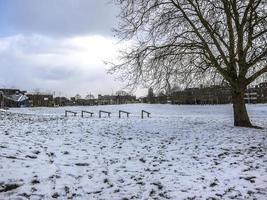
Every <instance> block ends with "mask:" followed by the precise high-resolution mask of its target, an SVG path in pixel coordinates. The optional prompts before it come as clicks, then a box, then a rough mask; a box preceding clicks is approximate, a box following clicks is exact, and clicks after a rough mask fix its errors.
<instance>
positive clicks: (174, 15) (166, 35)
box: [110, 0, 267, 127]
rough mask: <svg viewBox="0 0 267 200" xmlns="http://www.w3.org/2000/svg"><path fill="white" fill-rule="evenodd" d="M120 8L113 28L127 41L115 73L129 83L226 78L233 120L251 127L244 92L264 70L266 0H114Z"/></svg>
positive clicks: (266, 62)
mask: <svg viewBox="0 0 267 200" xmlns="http://www.w3.org/2000/svg"><path fill="white" fill-rule="evenodd" d="M113 1H114V2H115V3H116V4H117V5H118V6H120V8H121V11H120V14H119V18H120V23H119V26H118V28H117V29H116V30H115V32H116V34H117V36H119V38H121V39H122V40H130V41H131V46H130V48H128V49H125V50H123V51H122V52H121V54H120V55H121V56H120V59H121V63H117V64H114V65H113V67H112V68H111V70H110V72H111V73H119V74H120V76H121V77H123V79H124V80H128V85H136V84H143V85H146V86H154V87H159V88H162V87H170V84H175V83H177V82H180V83H190V82H192V81H193V82H200V81H201V82H202V83H203V82H210V81H222V80H223V81H227V82H228V83H229V85H230V87H231V89H232V98H233V109H234V124H235V125H236V126H245V127H252V124H251V122H250V119H249V116H248V113H247V110H246V105H245V101H244V93H245V89H246V87H247V85H249V84H250V83H252V82H253V81H254V80H255V79H257V78H258V77H260V76H261V75H263V74H264V73H266V72H267V1H266V0H113Z"/></svg>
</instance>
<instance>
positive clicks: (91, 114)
mask: <svg viewBox="0 0 267 200" xmlns="http://www.w3.org/2000/svg"><path fill="white" fill-rule="evenodd" d="M84 113H88V114H90V116H91V117H92V116H93V114H94V113H93V112H89V111H86V110H82V114H81V116H82V117H83V116H84Z"/></svg>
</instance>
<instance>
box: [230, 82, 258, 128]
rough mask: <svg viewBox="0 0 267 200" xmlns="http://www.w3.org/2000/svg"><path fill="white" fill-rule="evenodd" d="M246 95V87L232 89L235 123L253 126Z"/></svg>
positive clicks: (236, 124)
mask: <svg viewBox="0 0 267 200" xmlns="http://www.w3.org/2000/svg"><path fill="white" fill-rule="evenodd" d="M244 95H245V88H244V87H238V88H235V89H232V100H233V111H234V125H235V126H242V127H253V126H252V124H251V122H250V119H249V116H248V113H247V109H246V104H245V99H244Z"/></svg>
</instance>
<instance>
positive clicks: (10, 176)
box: [0, 104, 267, 200]
mask: <svg viewBox="0 0 267 200" xmlns="http://www.w3.org/2000/svg"><path fill="white" fill-rule="evenodd" d="M65 109H67V110H73V111H79V112H80V111H81V110H88V111H93V112H95V113H96V114H97V111H98V110H100V109H102V110H107V111H111V112H112V115H111V118H107V117H105V118H101V119H99V118H98V117H97V115H95V116H94V117H93V118H90V117H89V116H88V117H86V118H81V117H80V113H79V116H76V117H73V116H70V117H67V118H65V117H64V110H65ZM142 109H145V110H147V111H149V112H151V113H152V116H151V118H149V119H148V118H146V119H143V120H141V119H140V111H141V110H142ZM118 110H127V111H130V112H131V113H132V114H131V115H130V118H128V119H127V118H126V117H123V118H122V119H118V113H117V111H118ZM248 110H249V114H250V116H251V119H252V121H253V122H254V124H255V125H259V126H262V127H265V128H264V129H262V130H256V129H247V128H236V127H233V122H232V120H233V119H232V108H231V105H222V106H177V105H143V104H139V105H138V104H137V105H121V106H95V107H69V108H23V109H11V110H9V111H8V112H0V199H1V200H2V199H51V198H58V199H107V200H117V199H118V200H119V199H121V200H122V199H124V200H126V199H175V200H176V199H177V200H180V199H260V200H263V199H267V156H266V153H267V140H266V139H267V129H266V128H267V105H249V106H248Z"/></svg>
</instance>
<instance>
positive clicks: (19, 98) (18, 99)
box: [4, 94, 28, 102]
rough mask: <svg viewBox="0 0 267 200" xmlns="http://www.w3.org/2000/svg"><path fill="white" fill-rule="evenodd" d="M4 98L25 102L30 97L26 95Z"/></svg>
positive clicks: (6, 96)
mask: <svg viewBox="0 0 267 200" xmlns="http://www.w3.org/2000/svg"><path fill="white" fill-rule="evenodd" d="M4 97H5V98H6V99H9V100H11V101H15V102H23V101H26V100H27V99H28V97H27V96H26V95H24V94H13V95H4Z"/></svg>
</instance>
